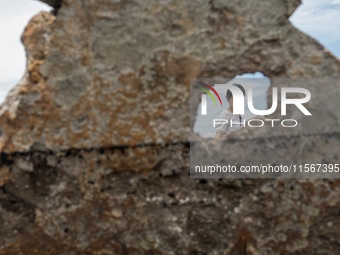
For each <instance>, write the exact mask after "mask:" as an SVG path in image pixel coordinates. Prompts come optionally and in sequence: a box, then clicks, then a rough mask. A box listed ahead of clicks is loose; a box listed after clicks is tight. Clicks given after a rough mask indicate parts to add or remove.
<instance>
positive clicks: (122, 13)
mask: <svg viewBox="0 0 340 255" xmlns="http://www.w3.org/2000/svg"><path fill="white" fill-rule="evenodd" d="M269 5H270V6H269ZM297 5H298V2H297V1H283V0H277V1H275V2H274V3H269V2H267V1H264V0H262V1H256V3H255V2H251V1H248V2H241V1H236V0H234V1H220V0H214V1H203V0H200V1H194V2H192V1H158V2H154V1H124V0H122V1H116V0H111V1H104V0H102V1H94V0H86V1H76V0H64V1H63V5H62V7H61V8H60V10H59V11H58V15H57V17H56V18H55V17H54V16H53V15H51V14H47V13H41V14H39V15H37V16H36V17H35V18H33V19H32V21H31V22H30V23H29V24H28V26H27V28H26V30H25V32H24V35H23V42H24V44H25V45H26V49H27V54H28V68H27V74H26V76H25V77H24V79H23V80H22V81H21V82H20V84H19V85H18V88H16V89H15V90H13V91H12V95H11V96H9V97H8V98H7V100H6V102H5V103H4V104H3V106H2V108H1V112H0V125H1V128H2V130H3V135H2V136H1V143H0V149H1V150H2V151H6V152H14V151H28V150H30V148H31V147H32V146H33V147H34V148H36V147H39V148H41V149H44V148H47V149H52V150H60V149H67V148H92V147H107V146H117V145H118V146H120V145H131V146H135V145H140V144H165V143H168V142H181V141H187V140H188V135H189V132H190V128H189V116H190V114H189V111H188V100H189V79H190V78H192V77H213V76H215V75H220V76H224V77H233V76H234V75H236V74H239V73H243V72H254V71H261V72H263V73H264V74H265V75H267V76H288V77H293V76H307V75H308V76H316V77H320V76H332V77H334V76H336V75H338V72H339V62H338V61H337V60H336V59H335V58H334V57H333V56H332V55H331V54H330V53H328V52H327V51H325V50H324V49H323V48H322V47H321V46H320V45H319V44H318V43H316V42H315V41H313V40H312V39H310V38H309V37H307V36H305V35H303V34H302V33H300V32H299V31H297V30H296V29H295V28H293V27H292V26H291V25H290V23H289V22H288V20H287V18H288V16H289V15H290V14H291V13H292V10H293V9H294V8H295V7H296V6H297ZM235 28H237V29H235Z"/></svg>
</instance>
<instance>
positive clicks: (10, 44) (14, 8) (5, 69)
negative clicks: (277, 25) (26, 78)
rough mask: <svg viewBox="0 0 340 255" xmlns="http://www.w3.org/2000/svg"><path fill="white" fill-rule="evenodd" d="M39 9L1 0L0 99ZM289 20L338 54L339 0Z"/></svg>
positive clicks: (19, 65) (306, 6)
mask: <svg viewBox="0 0 340 255" xmlns="http://www.w3.org/2000/svg"><path fill="white" fill-rule="evenodd" d="M226 1H227V0H226ZM42 10H45V11H49V10H50V7H49V6H47V5H45V4H43V3H41V2H38V1H37V0H10V1H6V0H1V1H0V34H1V35H2V36H1V40H0V70H1V72H0V102H2V100H3V96H4V95H6V94H7V92H8V90H9V89H10V88H11V87H12V86H14V85H15V83H16V82H18V80H20V78H21V77H22V75H23V73H24V70H25V65H26V58H25V51H24V48H23V46H22V44H21V42H20V36H21V34H22V32H23V30H24V28H25V26H26V24H27V23H28V21H29V20H30V18H31V17H32V16H34V15H35V14H37V13H38V12H39V11H42ZM290 21H291V22H292V24H293V25H294V26H295V27H297V28H298V29H300V30H301V31H303V32H305V33H307V34H309V35H310V36H312V37H313V38H315V39H316V40H318V41H319V42H320V43H322V44H323V45H324V46H325V47H326V48H328V49H329V50H330V51H331V52H333V53H334V54H335V55H336V56H337V57H338V58H340V32H339V28H340V0H327V1H326V0H304V1H303V4H302V5H301V6H300V7H299V8H298V9H297V10H296V11H295V13H294V14H293V15H292V17H291V18H290Z"/></svg>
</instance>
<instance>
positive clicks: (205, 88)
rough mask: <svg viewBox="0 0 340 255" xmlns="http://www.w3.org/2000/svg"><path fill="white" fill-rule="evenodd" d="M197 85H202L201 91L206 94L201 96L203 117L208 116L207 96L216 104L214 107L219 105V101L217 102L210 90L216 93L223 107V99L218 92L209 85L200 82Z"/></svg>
mask: <svg viewBox="0 0 340 255" xmlns="http://www.w3.org/2000/svg"><path fill="white" fill-rule="evenodd" d="M197 83H198V84H200V85H201V87H200V89H201V90H202V91H203V92H205V93H206V94H202V95H201V99H202V101H201V110H202V115H206V114H207V94H208V95H209V96H210V98H211V100H212V101H213V102H214V105H216V104H217V101H216V99H215V97H214V95H213V94H212V93H211V92H210V90H211V91H212V92H214V94H215V95H216V97H217V99H218V101H219V102H220V105H221V106H222V100H221V97H220V95H219V94H218V93H217V91H216V90H215V89H214V88H213V87H212V86H210V85H209V84H206V83H203V82H200V81H198V82H197Z"/></svg>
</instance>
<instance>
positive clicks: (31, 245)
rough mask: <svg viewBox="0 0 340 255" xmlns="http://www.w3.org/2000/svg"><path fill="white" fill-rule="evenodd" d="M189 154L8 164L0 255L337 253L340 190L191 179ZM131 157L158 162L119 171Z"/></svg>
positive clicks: (116, 153)
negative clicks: (120, 166)
mask: <svg viewBox="0 0 340 255" xmlns="http://www.w3.org/2000/svg"><path fill="white" fill-rule="evenodd" d="M281 142H283V140H282V141H281ZM188 150H189V145H188V144H173V145H168V146H165V147H160V146H153V147H144V148H111V149H98V150H71V151H65V152H60V153H58V154H57V153H54V152H29V153H21V154H14V155H12V156H10V157H7V158H6V157H5V155H4V154H3V155H2V162H6V167H2V168H1V173H2V174H1V188H0V199H1V206H0V211H1V214H0V215H1V221H0V236H1V239H0V254H4V255H11V254H16V255H19V254H51V255H53V254H58V255H60V254H65V255H70V254H115V255H120V254H121V255H123V254H138V255H140V254H179V255H180V254H183V255H184V254H228V255H233V254H259V255H260V254H261V255H267V254H268V255H276V254H277V255H278V254H329V255H331V254H332V255H333V254H338V253H339V252H340V243H339V239H338V238H337V236H338V229H339V227H340V225H339V220H338V218H339V215H338V213H339V208H340V198H339V196H338V194H339V191H340V181H339V180H322V179H318V180H303V179H302V180H301V179H300V180H296V179H295V180H294V179H290V180H288V179H286V180H283V179H281V180H280V179H276V180H274V179H262V180H259V179H220V180H217V179H215V180H206V179H200V180H199V179H190V178H189V177H188V166H187V165H186V164H187V163H186V162H188ZM133 151H139V152H140V151H149V153H152V152H154V153H155V154H158V155H159V158H158V160H155V161H154V162H151V160H150V162H149V163H147V162H145V163H144V169H142V168H141V171H140V172H134V171H131V170H130V168H129V166H126V168H121V169H119V167H117V166H115V165H114V164H115V163H116V162H117V161H118V160H122V161H124V159H128V158H129V154H130V153H135V152H133ZM136 163H137V162H136ZM117 164H118V163H117ZM149 164H151V166H148V165H149ZM7 167H8V169H7ZM149 167H151V168H152V170H150V168H149ZM8 170H9V171H8ZM224 252H225V253H224Z"/></svg>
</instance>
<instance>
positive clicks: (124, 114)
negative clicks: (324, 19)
mask: <svg viewBox="0 0 340 255" xmlns="http://www.w3.org/2000/svg"><path fill="white" fill-rule="evenodd" d="M298 4H299V1H288V0H275V1H271V2H269V1H265V0H260V1H246V2H244V1H238V0H232V1H222V0H212V1H203V0H202V1H171V0H164V1H157V2H155V1H148V0H146V1H125V0H122V1H116V0H109V1H106V0H105V1H104V0H100V1H98V0H97V1H94V0H84V1H76V0H63V4H62V7H61V8H60V10H59V11H58V15H57V16H54V15H52V14H48V13H40V14H38V15H37V16H35V17H34V18H33V19H32V20H31V22H30V23H29V24H28V26H27V27H26V29H25V32H24V34H23V36H22V41H23V43H24V44H25V47H26V50H27V59H28V63H27V72H26V74H25V77H24V78H23V79H22V81H21V82H20V84H18V85H17V86H16V87H15V88H14V89H13V90H12V91H11V92H10V94H9V95H8V97H7V99H6V101H5V103H4V104H3V105H2V106H1V109H0V128H1V137H0V150H1V152H2V153H1V166H0V218H1V220H0V254H6V255H9V254H25V255H26V254H58V255H60V254H67V255H69V254H138V255H140V254H176V255H177V254H192V255H194V254H211V255H215V254H223V253H225V254H228V255H229V254H230V255H234V254H235V255H236V254H248V255H250V254H253V255H254V254H270V255H273V254H295V255H298V254H339V253H340V242H339V238H338V236H339V227H340V226H339V213H340V198H339V189H340V182H339V181H338V180H323V179H318V180H280V179H277V180H273V179H262V180H258V179H240V180H236V179H221V180H197V179H190V178H189V176H188V174H189V165H188V164H189V159H188V157H189V134H190V124H189V122H190V121H189V120H190V111H189V106H188V105H189V104H188V100H189V79H190V78H193V77H213V76H215V75H219V76H225V77H233V76H234V75H236V74H240V73H244V72H255V71H261V72H263V73H264V74H265V75H267V76H269V77H325V76H327V77H337V76H338V75H339V71H340V64H339V61H338V60H337V59H336V58H334V57H333V56H332V55H331V54H330V53H329V52H328V51H326V50H325V49H323V48H322V47H321V46H320V45H319V44H318V43H316V42H315V41H314V40H312V39H311V38H309V37H307V36H306V35H304V34H302V33H300V32H299V31H297V30H296V29H295V28H293V27H292V26H291V24H290V23H289V22H288V17H289V15H291V13H292V12H293V11H294V9H295V8H296V7H297V6H298ZM320 93H321V94H322V93H323V92H322V91H320ZM322 98H323V97H322ZM335 116H337V115H335ZM335 123H336V124H337V125H335V127H334V128H333V129H332V130H326V131H325V132H324V133H313V134H310V135H309V136H307V134H294V136H291V137H289V135H288V136H287V137H288V138H287V141H286V140H285V137H276V138H275V137H274V138H273V137H270V139H268V140H266V138H265V137H264V136H263V135H259V136H260V137H258V136H257V134H256V132H252V133H250V132H249V133H247V134H246V135H243V136H240V141H239V142H237V137H236V138H235V139H236V142H235V140H233V141H232V143H230V145H232V146H234V148H235V151H239V152H240V151H242V153H243V154H244V155H251V156H252V158H253V159H256V160H258V161H259V162H260V161H261V159H264V158H266V157H268V155H267V153H268V152H269V151H270V150H272V148H275V147H276V148H277V152H278V154H281V155H282V157H283V158H284V160H288V159H290V158H291V160H292V162H301V161H302V160H303V159H306V160H308V159H311V158H314V157H318V159H319V160H321V161H324V162H327V163H334V162H339V158H338V155H337V154H336V152H338V148H339V122H338V121H337V122H335ZM311 124H313V123H311ZM315 130H317V129H315ZM247 141H248V142H249V143H250V145H251V146H250V145H249V143H247ZM312 142H313V143H312ZM256 144H261V145H260V146H265V147H264V148H265V149H264V150H261V149H258V150H254V146H253V145H256ZM286 144H288V145H292V146H295V145H298V147H296V148H294V149H293V150H290V149H289V147H287V146H286ZM315 144H317V145H320V147H318V146H314V145H315ZM280 145H281V146H280ZM273 146H274V147H273ZM259 148H261V147H259ZM320 152H321V153H320ZM231 157H234V158H231V160H234V159H235V160H237V159H238V158H237V155H236V154H235V155H234V156H233V155H231ZM271 158H272V159H273V160H275V157H274V156H272V157H271ZM277 160H280V159H277ZM235 162H237V161H235ZM238 163H239V162H238Z"/></svg>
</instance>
